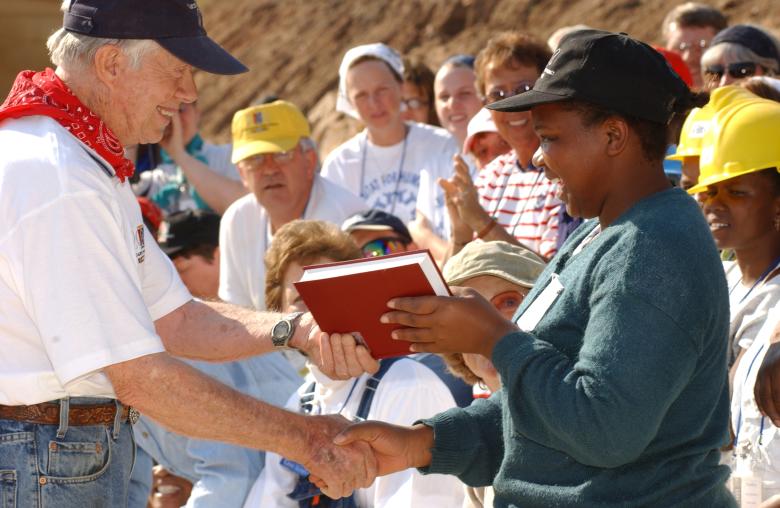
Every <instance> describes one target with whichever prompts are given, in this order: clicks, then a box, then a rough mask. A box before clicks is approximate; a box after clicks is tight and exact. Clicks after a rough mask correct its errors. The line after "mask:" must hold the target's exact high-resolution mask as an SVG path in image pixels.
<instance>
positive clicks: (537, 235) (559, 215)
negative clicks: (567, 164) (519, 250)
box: [474, 150, 574, 258]
mask: <svg viewBox="0 0 780 508" xmlns="http://www.w3.org/2000/svg"><path fill="white" fill-rule="evenodd" d="M474 185H475V186H476V188H477V192H478V193H479V202H480V204H481V205H482V207H483V208H484V209H485V210H487V212H488V214H490V216H491V217H493V218H494V219H495V220H496V221H497V222H498V224H499V225H500V226H501V227H503V228H504V229H506V230H507V232H509V234H511V235H512V236H514V237H515V238H516V239H517V241H518V242H520V243H521V244H523V245H525V246H526V247H528V248H529V249H531V250H533V251H534V252H538V253H539V254H541V255H542V256H544V257H546V258H550V257H552V256H553V255H555V253H556V252H557V251H558V248H559V247H560V246H561V244H562V243H563V240H564V239H565V237H566V236H568V233H569V232H570V231H571V230H573V229H574V228H572V227H569V226H568V224H569V223H571V218H570V217H569V216H568V215H565V210H566V207H565V206H564V204H563V202H562V201H561V200H560V199H558V198H557V197H556V192H557V190H558V184H557V183H554V182H552V181H550V180H549V179H547V177H546V176H544V172H543V171H541V170H539V169H536V168H534V167H531V168H528V169H523V168H521V167H520V164H519V163H518V161H517V156H516V155H515V152H514V150H513V151H511V152H509V153H506V154H504V155H499V156H498V157H496V158H495V159H494V160H493V161H492V162H491V163H490V164H488V165H487V166H485V167H484V168H482V169H481V170H480V171H479V174H478V175H477V179H476V180H475V181H474ZM564 216H565V217H564ZM562 222H564V223H566V224H567V226H566V227H563V224H562Z"/></svg>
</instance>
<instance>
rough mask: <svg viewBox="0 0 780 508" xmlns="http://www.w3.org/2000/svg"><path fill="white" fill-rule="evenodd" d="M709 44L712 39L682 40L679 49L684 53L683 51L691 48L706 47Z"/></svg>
mask: <svg viewBox="0 0 780 508" xmlns="http://www.w3.org/2000/svg"><path fill="white" fill-rule="evenodd" d="M709 45H710V41H708V40H707V39H699V40H698V41H693V42H681V43H680V44H679V45H678V46H677V50H678V51H679V52H681V53H682V52H683V51H688V50H689V49H693V48H699V49H705V48H706V47H707V46H709Z"/></svg>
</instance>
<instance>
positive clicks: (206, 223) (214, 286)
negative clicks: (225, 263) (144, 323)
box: [157, 210, 220, 300]
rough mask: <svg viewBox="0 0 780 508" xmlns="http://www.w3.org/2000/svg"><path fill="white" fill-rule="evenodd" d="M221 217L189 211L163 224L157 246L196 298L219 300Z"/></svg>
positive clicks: (172, 217)
mask: <svg viewBox="0 0 780 508" xmlns="http://www.w3.org/2000/svg"><path fill="white" fill-rule="evenodd" d="M219 222H220V218H219V215H217V214H215V213H214V212H207V211H205V210H185V211H183V212H177V213H175V214H173V215H170V216H169V217H168V218H167V219H166V220H165V221H163V223H162V225H161V228H160V231H159V233H158V235H157V243H159V244H160V248H161V249H162V251H163V252H164V253H165V254H166V255H167V256H168V257H169V258H171V261H173V266H175V267H176V271H177V272H178V273H179V277H181V280H182V282H184V285H186V286H187V288H188V289H189V290H190V293H191V294H192V296H194V297H195V298H200V299H202V300H216V299H217V298H218V296H217V292H218V290H219Z"/></svg>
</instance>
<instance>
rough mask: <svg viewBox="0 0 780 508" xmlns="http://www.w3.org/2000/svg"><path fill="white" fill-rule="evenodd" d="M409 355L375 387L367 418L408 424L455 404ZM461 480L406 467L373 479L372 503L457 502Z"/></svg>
mask: <svg viewBox="0 0 780 508" xmlns="http://www.w3.org/2000/svg"><path fill="white" fill-rule="evenodd" d="M409 362H414V360H411V359H404V360H401V361H399V362H398V363H396V364H394V365H393V366H392V367H391V368H390V370H389V371H388V373H387V375H386V376H385V377H384V378H382V381H381V382H380V383H379V386H378V387H377V391H376V396H375V397H374V400H373V402H372V404H371V411H370V412H369V415H368V418H369V419H370V420H380V421H384V422H389V423H394V424H397V425H411V424H412V423H413V422H414V421H415V420H419V419H423V418H428V417H430V416H433V415H435V414H437V413H440V412H442V411H445V410H447V409H450V408H452V407H455V400H454V399H453V398H452V394H451V393H450V391H449V389H448V388H447V386H446V385H445V384H444V383H443V382H442V381H441V380H440V379H439V378H438V377H437V376H436V374H434V373H433V372H432V371H431V370H430V369H428V368H427V367H425V366H424V365H422V364H419V363H416V362H415V363H414V364H412V365H410V364H409ZM463 489H464V486H463V483H462V482H461V481H460V480H458V478H456V477H455V476H449V475H439V474H432V475H422V474H420V473H419V472H418V471H417V469H407V470H405V471H401V472H398V473H394V474H391V475H387V476H381V477H379V478H377V479H376V482H374V499H373V506H374V507H376V508H382V507H385V508H393V507H396V506H403V507H405V508H431V507H433V506H460V505H461V504H462V503H463Z"/></svg>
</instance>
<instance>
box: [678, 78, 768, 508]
mask: <svg viewBox="0 0 780 508" xmlns="http://www.w3.org/2000/svg"><path fill="white" fill-rule="evenodd" d="M727 88H728V87H724V88H719V89H717V90H715V91H714V92H713V94H712V99H711V100H712V101H717V100H718V96H719V95H720V94H721V93H722V92H726V91H727V90H726V89H727ZM712 123H713V127H712V128H711V129H710V130H709V131H708V133H707V134H706V135H705V136H704V139H703V140H702V147H703V148H702V155H701V174H700V176H699V183H698V184H697V185H696V186H694V187H692V188H691V189H689V191H688V192H690V193H691V194H694V193H698V194H699V196H700V198H699V199H700V200H702V210H703V212H704V215H705V218H706V220H707V222H708V224H709V226H710V230H711V231H712V236H713V237H714V239H715V243H716V245H717V246H718V247H719V248H722V249H732V250H733V251H734V253H735V255H736V260H735V261H730V262H729V261H727V262H725V263H724V267H725V269H726V279H727V282H728V286H729V300H730V307H731V319H730V321H731V323H730V333H729V339H730V345H731V349H732V355H733V354H734V353H735V352H738V355H737V357H736V364H735V366H734V370H733V376H732V383H733V395H732V404H731V408H732V410H731V423H732V430H733V432H734V440H733V444H734V450H733V458H734V463H733V464H732V467H733V470H734V473H733V475H732V476H733V478H732V481H733V482H741V484H742V485H741V488H740V489H739V491H740V492H741V493H742V495H741V498H742V499H741V501H742V503H743V504H742V506H746V504H745V502H746V499H747V497H748V496H747V495H746V494H748V493H749V492H750V489H753V488H754V487H752V486H751V484H750V483H749V482H748V479H750V478H753V479H757V480H759V482H760V484H761V485H759V486H758V489H757V490H752V493H751V495H756V494H757V497H758V498H759V501H770V498H772V497H774V498H775V499H773V500H772V502H770V503H766V504H762V506H778V505H780V486H779V485H778V482H780V473H778V469H777V467H778V465H780V442H779V441H777V440H776V435H777V434H776V430H777V429H774V428H771V426H769V425H768V424H767V423H768V422H765V419H764V417H763V415H762V414H761V413H759V412H758V410H757V409H756V405H755V402H756V398H755V396H754V387H755V384H756V377H755V376H756V372H757V369H758V366H759V365H760V363H759V359H760V358H762V357H763V355H764V354H765V353H766V349H767V347H768V345H769V334H768V331H766V330H764V328H765V326H768V327H769V328H770V329H773V328H774V326H775V323H776V322H777V318H776V317H774V318H773V315H777V311H778V309H779V308H780V307H778V303H779V302H780V144H778V143H777V132H778V131H779V130H780V104H778V103H777V102H774V101H770V100H767V99H761V98H758V97H754V98H753V99H748V100H743V101H740V102H736V103H734V104H731V105H729V106H727V107H726V108H723V109H721V110H719V111H717V112H716V114H715V115H714V117H713V119H712ZM768 323H771V324H768ZM767 431H768V432H767ZM735 492H736V489H735ZM751 506H754V505H751Z"/></svg>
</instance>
